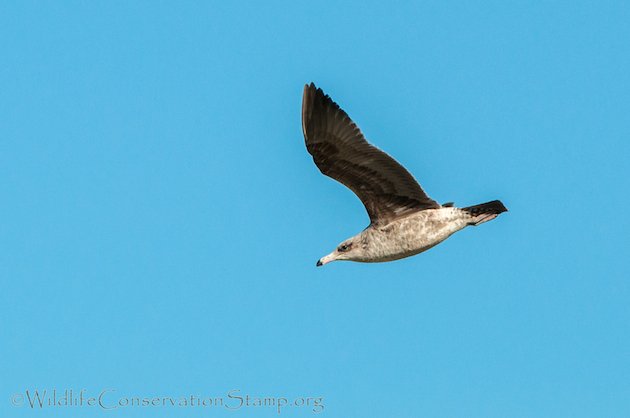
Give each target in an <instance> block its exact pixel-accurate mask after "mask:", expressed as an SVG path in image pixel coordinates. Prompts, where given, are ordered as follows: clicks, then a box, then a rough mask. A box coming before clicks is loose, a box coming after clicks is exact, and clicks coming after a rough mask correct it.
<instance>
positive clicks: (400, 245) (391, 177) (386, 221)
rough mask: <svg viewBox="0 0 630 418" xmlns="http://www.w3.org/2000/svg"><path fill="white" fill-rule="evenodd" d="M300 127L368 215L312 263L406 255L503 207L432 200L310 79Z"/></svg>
mask: <svg viewBox="0 0 630 418" xmlns="http://www.w3.org/2000/svg"><path fill="white" fill-rule="evenodd" d="M302 130H303V131H304V139H305V140H306V149H307V150H308V152H309V153H310V154H311V155H312V156H313V161H314V162H315V165H317V168H319V170H320V171H321V172H322V173H323V174H325V175H327V176H328V177H331V178H333V179H335V180H337V181H338V182H340V183H341V184H343V185H345V186H346V187H348V188H349V189H350V190H352V191H353V192H354V194H356V195H357V196H358V197H359V199H361V202H363V205H364V206H365V209H366V210H367V213H368V215H369V217H370V225H369V226H368V227H367V228H366V229H364V230H363V231H362V232H360V233H359V234H357V235H355V236H353V237H351V238H348V239H347V240H345V241H343V242H342V243H341V244H339V245H338V246H337V248H336V249H335V250H334V251H333V252H331V253H330V254H328V255H326V256H324V257H322V258H320V259H319V260H318V261H317V266H323V265H324V264H328V263H330V262H331V261H336V260H348V261H358V262H363V263H375V262H383V261H392V260H398V259H400V258H405V257H409V256H412V255H415V254H419V253H421V252H423V251H426V250H428V249H429V248H431V247H433V246H435V245H437V244H439V243H440V242H442V241H444V240H445V239H446V238H448V237H450V236H451V235H453V234H454V233H455V232H457V231H460V230H462V229H464V228H465V227H467V226H469V225H473V226H477V225H480V224H482V223H484V222H488V221H490V220H492V219H494V218H496V217H497V216H498V215H499V214H500V213H503V212H506V211H507V209H506V208H505V206H503V203H501V202H500V201H499V200H493V201H492V202H487V203H482V204H479V205H474V206H468V207H464V208H457V207H454V205H453V203H445V204H443V205H440V204H439V203H437V202H436V201H435V200H432V199H431V198H430V197H429V196H427V194H426V193H425V192H424V190H422V188H421V187H420V185H419V184H418V182H416V180H415V179H414V178H413V176H412V175H411V174H410V173H409V172H408V171H407V170H405V168H404V167H403V166H402V165H400V164H399V163H398V162H396V160H394V159H393V158H392V157H390V156H389V155H387V154H386V153H384V152H383V151H381V150H379V149H378V148H376V147H374V146H373V145H371V144H369V143H368V142H367V141H366V140H365V138H364V137H363V134H362V133H361V131H360V130H359V128H358V127H357V125H355V123H354V122H352V120H351V119H350V117H348V115H347V114H346V112H344V111H343V110H342V109H341V108H340V107H339V105H337V103H335V102H334V101H333V100H332V99H331V98H330V97H329V96H328V95H326V94H325V93H324V92H323V91H322V89H320V88H318V87H316V86H315V85H314V84H313V83H311V84H307V85H306V86H304V97H303V99H302Z"/></svg>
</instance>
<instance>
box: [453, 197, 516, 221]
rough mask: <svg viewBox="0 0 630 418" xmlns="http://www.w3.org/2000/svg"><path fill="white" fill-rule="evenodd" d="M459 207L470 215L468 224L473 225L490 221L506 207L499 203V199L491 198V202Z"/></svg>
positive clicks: (505, 210)
mask: <svg viewBox="0 0 630 418" xmlns="http://www.w3.org/2000/svg"><path fill="white" fill-rule="evenodd" d="M461 209H462V210H463V211H464V212H466V213H468V214H469V215H470V217H471V219H470V221H469V222H468V224H469V225H474V226H477V225H481V224H482V223H484V222H488V221H491V220H493V219H494V218H496V217H497V216H499V214H500V213H503V212H507V208H506V207H505V206H504V205H503V203H501V201H500V200H493V201H492V202H487V203H482V204H480V205H474V206H468V207H467V208H461Z"/></svg>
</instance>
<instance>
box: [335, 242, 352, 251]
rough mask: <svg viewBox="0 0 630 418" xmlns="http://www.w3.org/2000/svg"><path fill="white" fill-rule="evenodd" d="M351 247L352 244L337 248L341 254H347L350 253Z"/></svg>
mask: <svg viewBox="0 0 630 418" xmlns="http://www.w3.org/2000/svg"><path fill="white" fill-rule="evenodd" d="M351 245H352V244H343V245H340V246H339V248H337V251H339V252H340V253H343V252H346V251H348V250H349V249H350V246H351Z"/></svg>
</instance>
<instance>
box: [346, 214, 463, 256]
mask: <svg viewBox="0 0 630 418" xmlns="http://www.w3.org/2000/svg"><path fill="white" fill-rule="evenodd" d="M466 225H467V218H466V216H465V215H464V214H462V211H461V210H459V209H457V208H440V209H429V210H424V211H421V212H418V213H414V214H412V215H410V216H408V217H405V218H402V219H398V220H396V221H394V222H391V223H389V224H387V225H385V226H382V227H380V228H368V229H366V230H365V231H364V232H363V234H365V238H366V243H367V246H366V248H365V250H366V255H368V257H367V258H366V259H365V260H357V261H365V262H381V261H391V260H397V259H400V258H405V257H409V256H412V255H415V254H418V253H421V252H423V251H426V250H428V249H429V248H431V247H433V246H435V245H437V244H439V243H440V242H442V241H444V240H445V239H446V238H448V237H450V236H451V235H452V234H454V233H455V232H457V231H459V230H461V229H462V228H464V227H466Z"/></svg>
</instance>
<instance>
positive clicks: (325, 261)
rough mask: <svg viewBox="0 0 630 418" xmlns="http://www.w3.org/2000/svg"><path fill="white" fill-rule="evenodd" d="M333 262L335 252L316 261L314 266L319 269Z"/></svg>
mask: <svg viewBox="0 0 630 418" xmlns="http://www.w3.org/2000/svg"><path fill="white" fill-rule="evenodd" d="M335 260H336V258H335V252H334V251H333V252H332V253H330V254H328V255H327V256H324V257H322V258H320V259H319V260H317V264H316V266H317V267H321V266H323V265H324V264H328V263H330V262H331V261H335Z"/></svg>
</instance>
